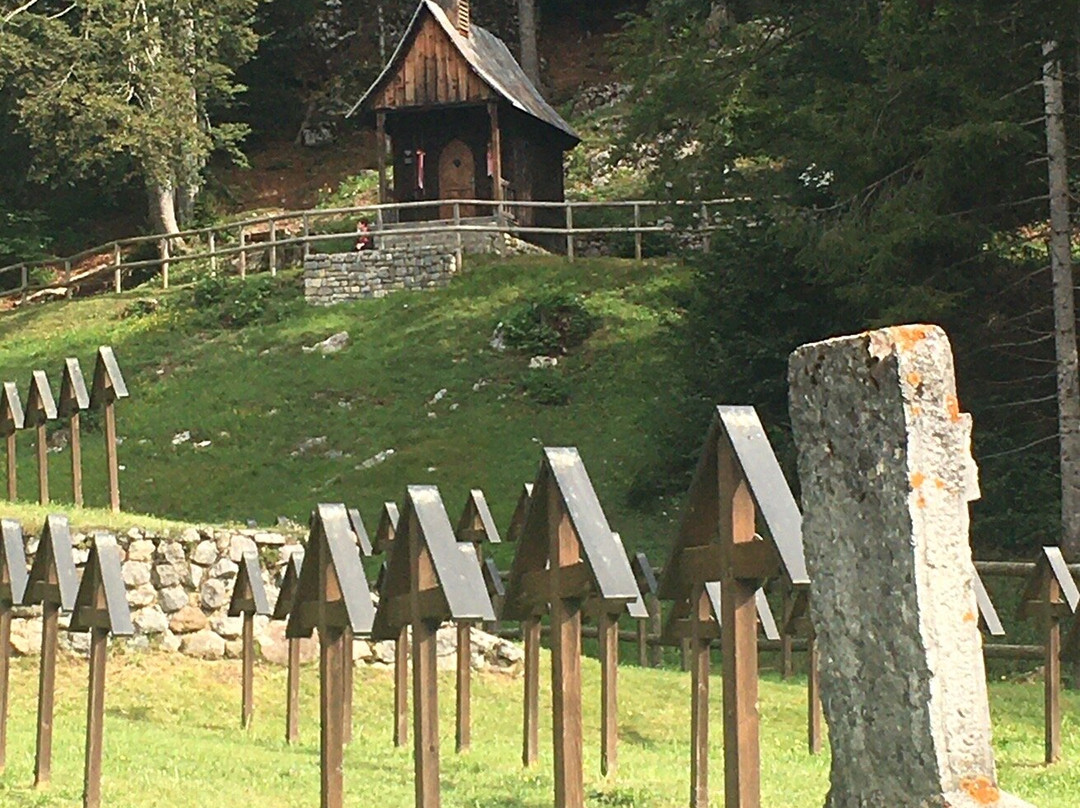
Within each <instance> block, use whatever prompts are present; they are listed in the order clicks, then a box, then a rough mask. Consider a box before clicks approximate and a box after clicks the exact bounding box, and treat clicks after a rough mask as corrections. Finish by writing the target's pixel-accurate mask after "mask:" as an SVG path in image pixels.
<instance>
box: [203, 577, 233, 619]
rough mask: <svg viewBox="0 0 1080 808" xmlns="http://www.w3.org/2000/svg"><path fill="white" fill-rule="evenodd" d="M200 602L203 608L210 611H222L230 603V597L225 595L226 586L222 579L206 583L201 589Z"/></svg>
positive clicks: (212, 579)
mask: <svg viewBox="0 0 1080 808" xmlns="http://www.w3.org/2000/svg"><path fill="white" fill-rule="evenodd" d="M199 600H200V602H201V603H202V605H203V608H205V609H208V610H209V611H215V610H217V609H220V608H221V607H222V606H224V605H225V604H226V603H227V602H228V597H227V596H226V594H225V584H224V583H223V582H222V581H221V579H220V578H210V579H209V580H207V581H204V582H203V585H202V587H201V588H200V589H199Z"/></svg>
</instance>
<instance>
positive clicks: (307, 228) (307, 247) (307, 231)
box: [304, 213, 311, 261]
mask: <svg viewBox="0 0 1080 808" xmlns="http://www.w3.org/2000/svg"><path fill="white" fill-rule="evenodd" d="M309 238H311V219H310V218H309V217H308V215H307V214H306V213H305V214H304V260H305V261H306V260H307V259H308V256H309V255H311V244H309V243H308V239H309Z"/></svg>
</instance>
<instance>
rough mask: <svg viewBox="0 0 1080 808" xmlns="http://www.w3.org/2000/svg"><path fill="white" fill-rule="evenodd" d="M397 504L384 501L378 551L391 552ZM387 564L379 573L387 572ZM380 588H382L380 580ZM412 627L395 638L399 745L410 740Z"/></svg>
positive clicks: (397, 745) (397, 517)
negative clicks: (410, 646) (409, 633)
mask: <svg viewBox="0 0 1080 808" xmlns="http://www.w3.org/2000/svg"><path fill="white" fill-rule="evenodd" d="M398 519H399V515H398V506H397V505H396V504H395V503H393V502H384V503H383V507H382V510H381V511H380V512H379V526H378V528H376V530H375V552H376V553H383V554H384V555H386V556H387V557H389V555H390V548H391V547H393V545H394V538H395V537H396V535H397V526H398ZM385 569H386V567H385V565H384V566H383V568H382V569H381V570H380V573H381V574H382V573H384V572H385ZM379 591H380V592H381V591H382V583H381V580H380V583H379ZM408 632H409V627H408V626H402V627H401V631H400V632H399V633H398V636H397V637H395V638H394V746H396V747H398V748H399V749H400V748H401V747H403V746H405V745H406V744H407V743H408V742H409V636H408Z"/></svg>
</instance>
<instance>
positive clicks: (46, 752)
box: [23, 514, 79, 786]
mask: <svg viewBox="0 0 1080 808" xmlns="http://www.w3.org/2000/svg"><path fill="white" fill-rule="evenodd" d="M78 586H79V582H78V577H77V575H76V572H75V561H74V559H73V555H72V552H71V528H70V526H69V524H68V520H67V517H66V516H59V515H55V514H50V515H49V516H47V517H46V518H45V527H44V528H43V530H42V532H41V539H40V541H39V542H38V548H37V553H36V554H35V556H34V563H33V565H32V566H31V567H30V574H29V576H28V577H27V582H26V596H25V597H24V598H23V603H24V604H26V605H27V606H36V605H37V604H41V671H40V676H39V681H38V721H37V753H36V756H35V761H34V785H35V786H44V785H47V784H48V782H49V780H50V779H51V778H52V736H53V706H54V704H55V700H56V643H57V639H58V632H59V617H60V612H61V611H65V612H69V611H71V610H72V608H74V606H75V595H76V593H77V592H78Z"/></svg>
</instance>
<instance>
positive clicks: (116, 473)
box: [105, 401, 120, 513]
mask: <svg viewBox="0 0 1080 808" xmlns="http://www.w3.org/2000/svg"><path fill="white" fill-rule="evenodd" d="M105 459H106V463H107V465H108V468H109V507H110V508H111V509H112V512H113V513H119V512H120V461H119V459H118V458H117V456H116V405H115V404H114V403H113V402H111V401H110V402H108V403H107V404H106V405H105Z"/></svg>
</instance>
